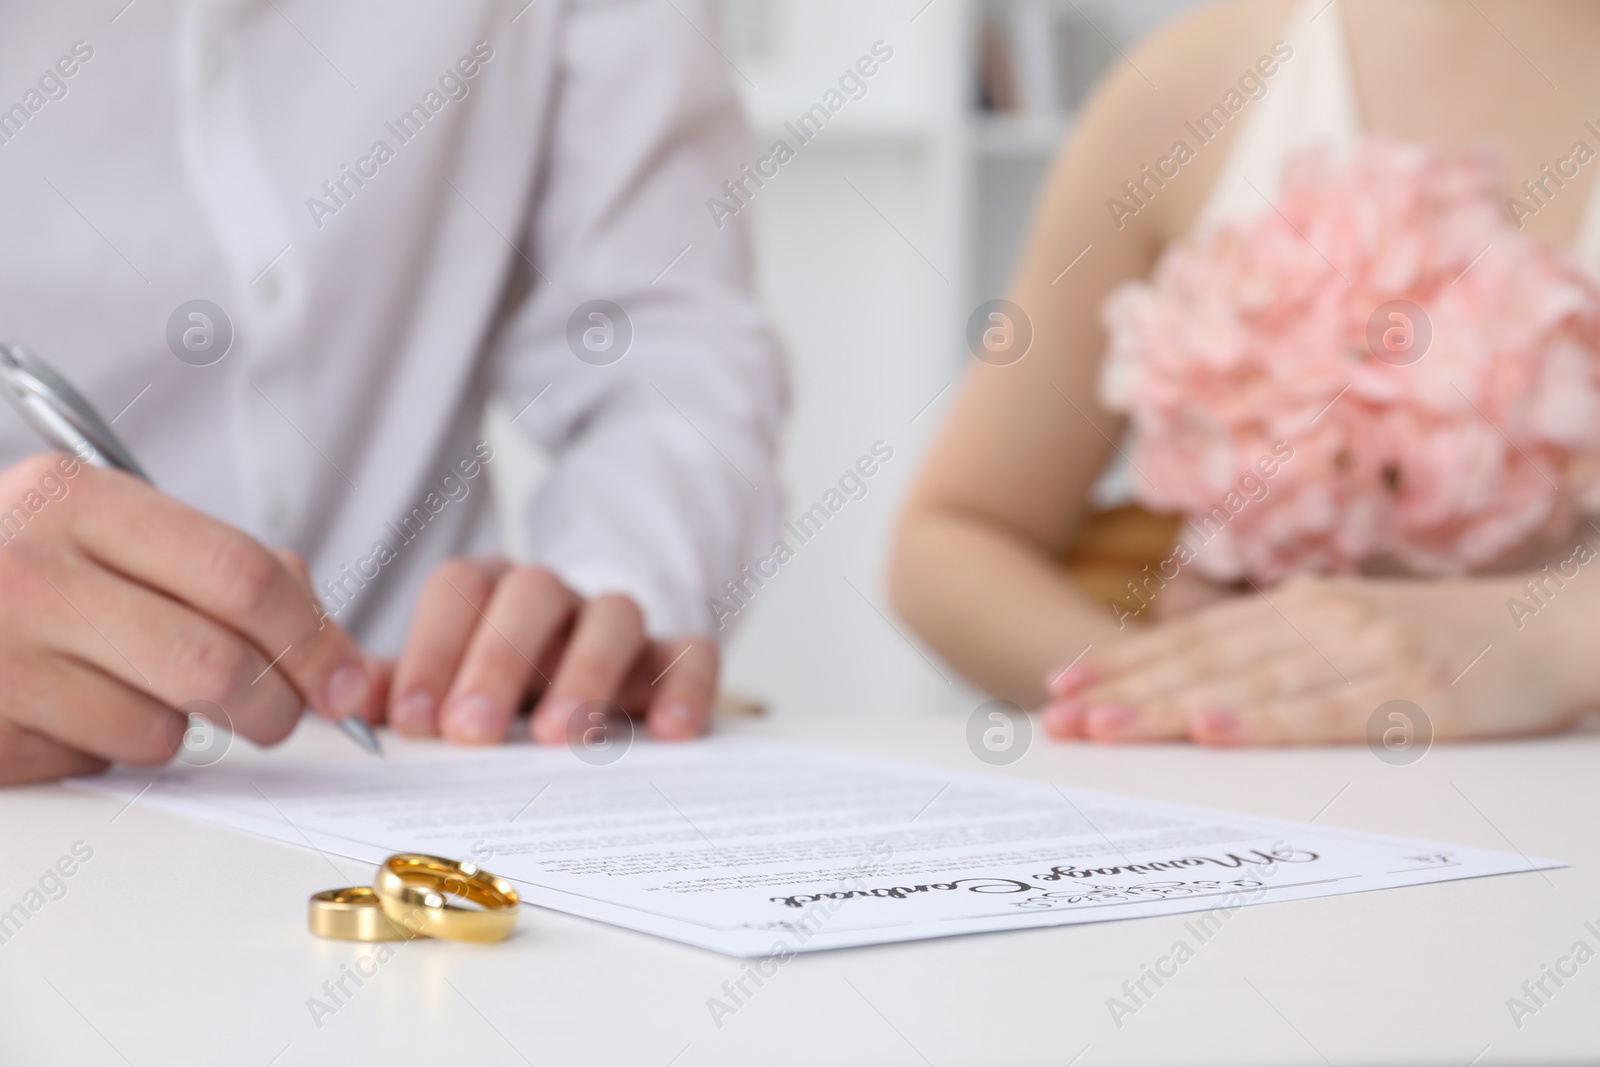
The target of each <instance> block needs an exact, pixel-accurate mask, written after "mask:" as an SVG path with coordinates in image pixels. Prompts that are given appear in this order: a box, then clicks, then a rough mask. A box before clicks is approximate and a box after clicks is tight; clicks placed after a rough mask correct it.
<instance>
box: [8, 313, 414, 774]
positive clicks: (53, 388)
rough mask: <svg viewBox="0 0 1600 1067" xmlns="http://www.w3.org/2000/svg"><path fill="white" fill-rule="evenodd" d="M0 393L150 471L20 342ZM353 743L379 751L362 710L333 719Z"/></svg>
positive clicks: (120, 462)
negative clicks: (345, 716)
mask: <svg viewBox="0 0 1600 1067" xmlns="http://www.w3.org/2000/svg"><path fill="white" fill-rule="evenodd" d="M0 386H3V388H0V392H4V393H5V395H6V399H8V400H10V401H11V403H12V406H14V407H15V408H16V409H17V411H18V412H20V413H21V415H22V417H23V418H24V419H26V420H27V421H28V423H29V424H30V425H31V426H32V427H33V428H34V429H35V430H38V431H39V434H40V436H42V437H43V438H44V439H45V440H46V441H48V442H49V443H50V444H52V445H54V446H55V447H57V448H60V449H62V450H64V451H67V452H71V453H73V454H74V455H76V456H77V457H78V458H79V459H81V460H83V461H84V462H87V463H92V464H94V465H95V466H97V467H108V468H110V469H112V470H120V471H127V472H128V473H129V474H131V475H133V476H134V477H136V478H138V479H140V480H141V481H144V482H149V481H150V476H149V475H147V474H146V473H145V472H144V468H142V467H140V466H139V463H138V461H137V460H135V459H134V458H133V454H132V453H131V452H129V451H128V449H127V447H126V446H125V445H124V444H123V443H122V441H121V440H119V439H118V437H117V435H116V433H115V431H113V430H112V429H111V424H110V423H108V422H106V420H105V419H103V418H101V417H100V413H99V412H97V411H95V409H94V406H93V405H91V404H90V403H89V401H88V400H86V399H84V396H83V394H82V393H80V392H78V391H77V390H76V389H74V388H73V387H72V383H71V382H69V381H67V380H66V379H65V378H63V377H62V376H61V374H60V373H59V372H58V371H56V370H55V368H53V367H51V366H50V364H48V363H46V362H45V361H44V360H43V359H42V358H40V357H39V356H37V355H35V354H34V353H32V352H29V351H28V350H27V349H25V348H23V347H22V346H21V345H17V344H12V343H11V342H9V341H0ZM335 721H336V722H337V723H338V726H339V729H341V730H343V731H344V732H345V733H346V734H348V735H349V736H350V737H351V739H352V740H354V741H355V742H356V744H358V745H360V746H361V747H362V748H364V749H366V750H367V751H368V752H372V753H375V754H376V755H380V756H381V755H383V750H382V749H381V748H379V747H378V739H377V737H376V736H374V735H373V733H372V728H371V727H370V726H368V725H367V721H366V720H365V719H364V718H362V717H361V716H360V715H352V716H350V717H348V718H344V719H338V720H335Z"/></svg>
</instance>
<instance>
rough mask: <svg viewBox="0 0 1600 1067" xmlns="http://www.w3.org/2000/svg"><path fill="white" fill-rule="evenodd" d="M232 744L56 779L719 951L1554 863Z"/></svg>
mask: <svg viewBox="0 0 1600 1067" xmlns="http://www.w3.org/2000/svg"><path fill="white" fill-rule="evenodd" d="M243 747H244V746H243V745H242V743H241V744H240V745H238V746H235V748H236V750H235V751H234V752H232V753H230V754H229V758H227V759H224V760H222V761H220V762H219V763H217V764H216V765H214V766H210V767H189V766H183V765H175V766H174V767H171V768H166V769H163V770H161V771H158V772H150V771H142V772H141V771H138V770H132V769H123V770H118V771H115V772H113V773H111V774H109V775H105V776H103V777H98V778H85V779H79V780H77V781H76V782H75V783H74V784H76V785H79V786H81V787H83V788H86V789H91V790H95V791H99V792H104V793H109V794H112V795H114V796H118V797H121V798H123V799H124V800H125V801H129V802H131V801H133V800H135V799H136V798H137V802H138V803H139V804H141V805H149V806H151V807H156V808H161V809H164V810H167V811H170V812H174V813H176V814H179V815H184V816H190V817H193V818H197V819H204V820H208V821H210V822H215V823H221V824H223V825H226V826H231V827H237V828H240V829H244V830H248V831H253V832H255V833H257V834H262V835H265V836H267V837H272V838H277V839H279V840H281V841H286V842H290V843H292V844H295V845H299V846H301V847H307V846H309V847H312V848H316V849H321V850H324V851H327V852H331V853H333V854H336V855H343V856H349V857H352V858H354V859H358V860H366V861H369V862H371V863H374V864H376V863H379V862H381V861H382V860H383V859H384V858H385V857H386V856H388V855H389V854H390V853H394V852H426V853H432V854H436V855H441V856H447V857H450V858H452V859H460V860H472V861H475V862H477V863H478V864H479V865H480V866H483V867H486V868H488V869H489V870H491V871H493V872H494V873H496V874H498V875H501V876H503V877H505V878H509V879H510V880H511V881H512V882H514V883H515V884H516V885H517V887H518V889H519V891H520V892H521V893H522V894H523V898H524V899H525V900H526V901H527V902H529V903H531V904H535V905H540V906H542V907H547V908H554V909H555V910H557V911H563V912H570V913H572V914H574V915H582V916H587V917H588V918H591V919H598V920H601V921H603V922H608V923H614V924H616V925H618V926H623V927H627V928H629V929H632V930H641V931H644V932H646V933H651V934H657V935H660V936H662V937H668V938H672V939H674V940H677V941H682V942H685V943H688V944H691V945H698V946H701V947H703V948H708V949H712V950H715V951H718V952H724V953H728V954H730V955H734V956H768V955H787V954H790V953H797V952H809V951H815V950H818V949H831V948H843V947H846V946H852V945H869V944H878V943H882V942H888V941H909V940H915V939H918V938H927V937H942V936H946V935H950V934H964V933H973V932H978V931H990V930H1015V929H1019V928H1023V927H1035V926H1059V925H1064V924H1069V923H1082V922H1096V921H1099V920H1103V919H1124V918H1131V917H1135V916H1144V915H1163V914H1172V913H1175V912H1212V911H1216V910H1217V909H1224V911H1223V914H1224V915H1226V914H1230V913H1231V909H1234V908H1237V907H1241V906H1245V905H1254V904H1263V903H1270V902H1273V901H1280V900H1298V899H1303V898H1306V897H1319V896H1328V895H1331V894H1338V893H1358V892H1364V891H1367V890H1375V889H1389V888H1394V887H1399V886H1408V885H1418V884H1421V883H1425V882H1439V881H1446V880H1450V879H1458V878H1474V877H1478V876H1481V875H1492V874H1507V873H1512V872H1517V871H1529V870H1538V869H1543V868H1548V867H1558V866H1561V864H1559V863H1556V862H1552V861H1549V860H1538V859H1529V858H1528V857H1526V856H1522V855H1514V854H1508V853H1502V852H1491V851H1486V850H1483V849H1476V848H1463V847H1459V846H1454V845H1441V844H1436V843H1430V842H1425V841H1410V840H1405V839H1403V838H1396V837H1386V836H1382V835H1377V834H1366V833H1356V832H1349V831H1342V830H1336V829H1329V828H1327V827H1322V826H1314V825H1311V824H1309V823H1297V822H1281V821H1275V820H1270V819H1262V818H1258V817H1255V816H1247V815H1234V814H1229V813H1225V812H1216V811H1209V810H1204V809H1199V808H1190V807H1184V806H1175V805H1171V804H1161V803H1154V802H1150V801H1144V800H1138V799H1134V798H1131V797H1124V796H1115V795H1111V794H1106V793H1099V792H1093V791H1089V790H1083V789H1070V788H1064V787H1060V786H1057V785H1054V784H1051V783H1048V782H1037V781H1026V780H1019V779H1013V778H1002V777H997V776H991V775H985V774H976V773H966V772H960V771H951V770H946V769H941V768H937V767H922V766H914V765H907V764H900V763H894V762H889V761H884V760H878V759H869V758H864V757H858V756H849V755H841V754H837V753H832V752H826V751H821V750H815V749H809V748H800V747H795V746H790V745H772V744H762V743H755V742H749V741H740V740H727V739H712V740H705V741H698V742H687V743H679V744H671V745H657V744H650V743H645V742H641V743H638V744H635V745H634V746H633V747H632V748H631V749H630V750H628V751H627V752H626V753H625V755H624V756H623V757H622V758H621V759H619V760H617V761H616V762H615V763H612V764H610V765H607V766H590V765H589V764H587V763H585V762H583V761H581V760H580V759H578V758H577V757H576V756H575V755H574V754H573V753H572V752H570V751H568V750H567V749H566V748H565V747H557V748H539V747H535V746H532V745H508V746H504V747H498V748H482V749H480V748H472V749H464V748H463V749H452V750H444V749H442V748H428V749H425V750H423V751H422V752H415V751H414V752H412V753H409V754H408V753H407V752H405V751H403V750H402V751H398V752H391V754H390V756H389V758H387V759H384V760H358V761H351V760H347V759H340V760H325V761H316V760H309V759H304V758H300V757H297V756H291V755H289V754H288V753H275V754H262V753H260V752H257V751H238V749H240V748H243ZM527 921H528V920H527V919H526V918H525V919H524V923H526V922H527ZM1196 921H1198V922H1202V923H1203V922H1205V921H1206V920H1205V917H1204V916H1202V917H1201V918H1200V919H1198V920H1196Z"/></svg>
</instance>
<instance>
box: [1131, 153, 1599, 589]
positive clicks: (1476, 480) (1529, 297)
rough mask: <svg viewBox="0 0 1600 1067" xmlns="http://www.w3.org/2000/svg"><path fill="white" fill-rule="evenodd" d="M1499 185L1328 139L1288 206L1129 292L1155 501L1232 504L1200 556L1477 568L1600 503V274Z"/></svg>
mask: <svg viewBox="0 0 1600 1067" xmlns="http://www.w3.org/2000/svg"><path fill="white" fill-rule="evenodd" d="M1499 175H1500V172H1499V169H1498V168H1497V167H1496V166H1495V165H1494V163H1493V160H1492V159H1491V158H1490V157H1488V156H1484V155H1472V156H1462V157H1455V156H1450V155H1446V154H1444V153H1443V152H1441V151H1438V150H1435V149H1431V148H1428V147H1423V146H1420V145H1414V144H1409V143H1402V142H1398V141H1395V140H1390V139H1373V140H1370V141H1368V142H1367V143H1365V144H1364V145H1363V146H1362V147H1361V148H1360V149H1359V150H1358V151H1356V152H1355V153H1354V154H1353V155H1352V156H1351V157H1350V158H1349V159H1348V161H1346V162H1343V163H1341V164H1339V165H1337V166H1335V165H1330V162H1329V160H1328V158H1327V157H1326V155H1325V154H1323V153H1320V152H1310V153H1305V154H1302V155H1299V156H1297V157H1295V158H1294V159H1292V160H1291V161H1290V163H1289V165H1288V166H1287V168H1286V170H1285V175H1284V179H1285V180H1284V189H1283V193H1282V196H1281V198H1280V199H1281V202H1280V203H1279V204H1277V205H1276V210H1275V209H1274V208H1273V207H1271V206H1268V205H1265V204H1264V205H1263V210H1262V211H1261V213H1260V214H1259V215H1257V216H1255V217H1254V218H1251V219H1249V220H1248V221H1242V222H1239V223H1232V224H1226V225H1223V226H1221V227H1219V228H1217V229H1215V230H1214V231H1212V232H1210V233H1208V234H1206V235H1204V236H1202V237H1201V238H1199V239H1197V240H1194V241H1191V242H1189V243H1186V244H1177V245H1174V246H1172V247H1171V248H1169V249H1168V250H1167V252H1166V253H1165V254H1164V255H1163V256H1162V259H1161V261H1160V263H1159V265H1158V266H1157V268H1156V271H1155V275H1154V277H1153V280H1152V281H1151V282H1149V283H1148V284H1146V283H1130V284H1125V285H1123V286H1121V287H1120V288H1118V289H1117V290H1116V291H1115V292H1113V293H1112V294H1111V296H1110V297H1109V298H1108V300H1107V302H1106V305H1105V310H1104V315H1105V321H1106V325H1107V328H1108V330H1109V334H1110V348H1109V351H1108V354H1107V357H1106V365H1105V368H1104V372H1103V376H1102V379H1101V399H1102V401H1103V403H1105V404H1106V405H1107V407H1108V408H1110V409H1112V410H1117V411H1122V412H1125V413H1126V414H1127V415H1128V416H1129V418H1130V420H1131V422H1132V426H1133V429H1134V441H1135V445H1134V450H1133V453H1132V455H1131V459H1132V463H1133V466H1134V467H1135V468H1136V469H1137V470H1138V472H1139V474H1138V475H1137V476H1136V477H1135V479H1134V481H1135V486H1136V490H1135V491H1136V493H1137V495H1138V497H1139V499H1140V500H1141V502H1142V503H1144V504H1145V505H1146V506H1147V507H1150V508H1152V509H1153V510H1158V511H1164V512H1169V513H1179V514H1183V515H1186V516H1188V517H1189V518H1190V519H1191V521H1192V522H1193V523H1195V524H1197V525H1198V524H1199V523H1200V521H1201V520H1202V519H1203V518H1204V517H1206V516H1212V517H1213V518H1212V519H1210V520H1208V527H1207V528H1208V529H1210V528H1211V527H1216V528H1217V529H1216V532H1215V536H1214V537H1213V538H1211V539H1208V540H1207V543H1206V547H1205V549H1204V550H1203V551H1200V552H1199V553H1198V555H1197V556H1196V558H1195V565H1196V566H1197V567H1199V568H1200V569H1201V570H1203V571H1205V572H1206V573H1207V574H1209V575H1210V576H1211V577H1214V578H1218V579H1222V580H1237V579H1239V578H1242V577H1246V576H1248V577H1251V578H1253V579H1256V580H1259V581H1269V582H1270V581H1275V580H1278V579H1280V578H1283V577H1286V576H1288V575H1291V574H1297V573H1306V572H1324V573H1325V572H1352V571H1356V570H1358V569H1360V568H1361V567H1362V565H1363V563H1365V562H1367V561H1370V560H1373V559H1376V558H1385V559H1388V560H1390V561H1393V562H1397V563H1398V564H1400V565H1401V566H1403V567H1405V568H1407V569H1409V570H1411V571H1413V572H1416V573H1423V574H1440V575H1447V574H1461V573H1464V572H1470V571H1474V570H1482V569H1486V568H1491V567H1494V566H1495V565H1497V564H1503V563H1506V562H1508V561H1509V560H1511V559H1513V558H1514V557H1515V555H1516V554H1517V553H1518V550H1519V549H1525V548H1527V547H1529V546H1531V545H1533V544H1536V543H1540V544H1542V543H1543V542H1544V541H1546V540H1548V539H1553V538H1557V537H1560V536H1563V535H1565V534H1568V533H1569V532H1570V531H1571V530H1572V527H1573V524H1574V523H1575V521H1576V520H1577V518H1578V517H1579V516H1580V515H1582V514H1584V513H1586V512H1590V511H1592V510H1594V509H1596V507H1597V505H1600V288H1597V286H1596V284H1595V282H1594V281H1593V280H1591V279H1590V278H1589V277H1588V276H1587V275H1586V274H1584V273H1583V272H1582V271H1581V270H1580V269H1579V268H1578V267H1577V266H1576V265H1575V264H1574V263H1573V262H1571V261H1570V260H1569V259H1568V258H1567V257H1566V256H1565V255H1564V254H1563V253H1561V252H1560V251H1558V250H1556V249H1554V248H1551V247H1550V246H1549V245H1547V244H1545V243H1543V242H1541V241H1539V240H1537V239H1535V238H1532V237H1530V236H1528V235H1525V234H1522V233H1519V232H1518V231H1517V230H1516V229H1515V228H1514V227H1513V226H1512V225H1511V223H1510V221H1509V219H1508V217H1507V215H1506V212H1505V210H1504V208H1503V207H1502V205H1503V204H1504V202H1505V200H1504V198H1505V195H1506V192H1505V188H1504V183H1503V182H1502V180H1501V179H1500V176H1499ZM1397 301H1408V302H1410V303H1409V305H1407V304H1396V303H1395V302H1397ZM1397 308H1398V310H1396V309H1397ZM1419 309H1420V310H1419ZM1430 334H1431V339H1430V337H1429V335H1430ZM1275 445H1277V446H1278V451H1277V452H1276V453H1275V452H1274V446H1275ZM1285 446H1287V449H1286V448H1285ZM1286 450H1292V458H1289V459H1286V460H1285V459H1283V458H1282V457H1283V454H1284V452H1285V451H1286ZM1264 457H1272V458H1273V459H1274V460H1275V462H1273V463H1272V464H1271V466H1272V467H1274V468H1276V469H1275V471H1274V473H1273V475H1272V476H1271V477H1270V478H1268V479H1262V478H1261V477H1259V476H1258V474H1257V472H1258V470H1265V469H1266V467H1265V466H1260V467H1258V461H1261V460H1262V459H1263V458H1264ZM1241 485H1244V486H1246V487H1248V488H1250V489H1255V488H1257V487H1259V488H1260V492H1259V493H1257V492H1249V493H1248V494H1241V493H1240V492H1239V487H1240V486H1241ZM1219 509H1220V511H1219Z"/></svg>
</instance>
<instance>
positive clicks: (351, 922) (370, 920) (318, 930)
mask: <svg viewBox="0 0 1600 1067" xmlns="http://www.w3.org/2000/svg"><path fill="white" fill-rule="evenodd" d="M309 911H310V922H311V932H312V933H314V934H316V935H317V936H318V937H328V938H333V939H334V940H336V941H409V940H410V939H411V938H413V937H415V936H417V935H416V934H414V933H412V932H411V931H410V930H408V929H406V928H405V927H404V926H401V925H400V924H398V923H396V922H394V921H393V920H392V919H390V918H389V917H388V916H387V915H385V914H384V913H383V908H382V907H381V906H380V905H379V902H378V897H377V894H375V893H373V891H372V890H371V889H369V888H367V887H366V886H364V885H362V886H350V887H349V888H347V889H329V890H327V891H326V892H322V893H318V894H317V895H316V896H314V897H312V898H311V900H310V906H309Z"/></svg>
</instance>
